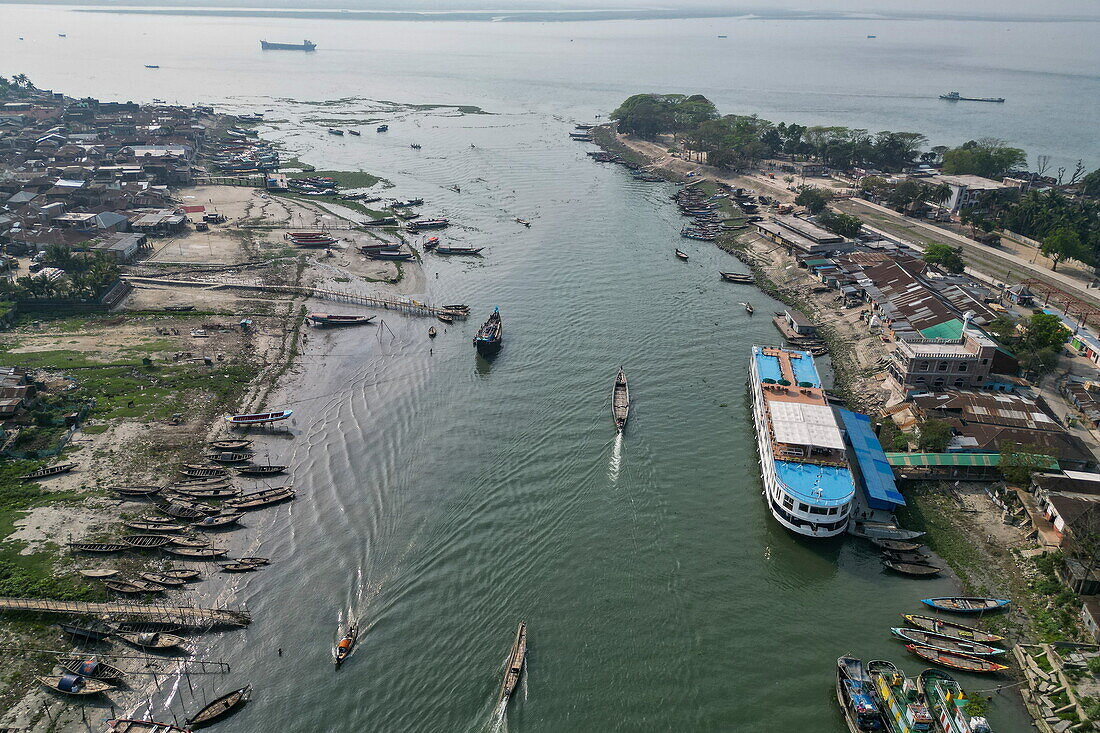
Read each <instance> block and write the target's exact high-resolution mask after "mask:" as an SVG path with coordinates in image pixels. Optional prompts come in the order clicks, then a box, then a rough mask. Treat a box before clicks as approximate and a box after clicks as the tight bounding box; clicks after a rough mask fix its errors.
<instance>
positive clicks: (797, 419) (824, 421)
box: [768, 399, 844, 451]
mask: <svg viewBox="0 0 1100 733" xmlns="http://www.w3.org/2000/svg"><path fill="white" fill-rule="evenodd" d="M768 412H769V413H770V415H771V420H772V437H773V438H774V439H775V442H776V443H787V444H789V445H812V446H817V447H819V448H832V449H833V450H841V451H842V450H844V437H843V436H842V435H841V434H840V428H838V427H837V425H836V417H835V416H834V415H833V408H832V407H830V406H829V405H813V404H806V403H804V402H784V401H783V400H782V399H774V400H768Z"/></svg>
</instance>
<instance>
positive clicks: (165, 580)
mask: <svg viewBox="0 0 1100 733" xmlns="http://www.w3.org/2000/svg"><path fill="white" fill-rule="evenodd" d="M138 577H139V578H141V579H142V580H147V581H149V582H150V583H156V584H157V585H163V586H165V587H166V588H179V587H180V586H182V585H183V584H184V583H186V582H187V581H185V580H180V579H179V578H172V577H170V576H168V575H165V574H164V573H138Z"/></svg>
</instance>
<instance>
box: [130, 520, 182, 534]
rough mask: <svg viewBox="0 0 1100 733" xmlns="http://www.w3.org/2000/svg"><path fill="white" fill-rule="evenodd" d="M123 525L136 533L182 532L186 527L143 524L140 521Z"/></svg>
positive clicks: (154, 523) (160, 523) (162, 523)
mask: <svg viewBox="0 0 1100 733" xmlns="http://www.w3.org/2000/svg"><path fill="white" fill-rule="evenodd" d="M123 525H124V526H126V527H128V528H129V529H133V530H137V531H138V532H143V533H144V532H167V533H172V532H182V531H183V530H184V529H186V527H184V526H183V525H182V524H165V523H164V522H145V521H142V520H140V519H139V520H134V521H131V522H123Z"/></svg>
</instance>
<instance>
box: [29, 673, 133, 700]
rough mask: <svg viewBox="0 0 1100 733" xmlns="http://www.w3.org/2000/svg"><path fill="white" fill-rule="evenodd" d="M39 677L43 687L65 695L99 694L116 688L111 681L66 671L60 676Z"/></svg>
mask: <svg viewBox="0 0 1100 733" xmlns="http://www.w3.org/2000/svg"><path fill="white" fill-rule="evenodd" d="M37 679H38V682H39V684H41V685H42V686H43V687H48V688H50V689H51V690H53V691H54V692H60V693H61V694H63V695H77V696H80V697H87V696H89V695H99V694H101V693H104V692H107V691H108V690H113V689H115V686H114V685H112V684H111V683H110V682H104V681H103V680H91V679H88V678H87V677H81V676H80V675H78V674H68V673H66V674H63V675H59V676H47V677H38V678H37Z"/></svg>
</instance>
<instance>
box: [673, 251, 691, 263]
mask: <svg viewBox="0 0 1100 733" xmlns="http://www.w3.org/2000/svg"><path fill="white" fill-rule="evenodd" d="M676 256H677V257H679V258H680V259H681V260H685V261H686V260H687V258H688V256H687V252H684V251H682V250H676Z"/></svg>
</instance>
